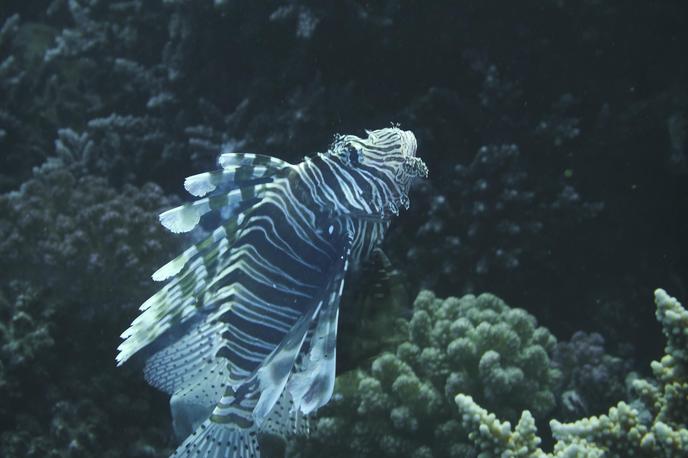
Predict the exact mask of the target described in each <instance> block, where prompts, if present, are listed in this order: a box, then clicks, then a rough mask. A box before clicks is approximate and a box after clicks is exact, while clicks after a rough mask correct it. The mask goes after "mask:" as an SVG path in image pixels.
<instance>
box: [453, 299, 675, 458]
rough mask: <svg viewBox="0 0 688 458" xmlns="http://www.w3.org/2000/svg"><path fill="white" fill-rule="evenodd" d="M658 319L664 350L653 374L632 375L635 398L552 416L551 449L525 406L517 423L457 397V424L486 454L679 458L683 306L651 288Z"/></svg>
mask: <svg viewBox="0 0 688 458" xmlns="http://www.w3.org/2000/svg"><path fill="white" fill-rule="evenodd" d="M655 304H656V306H657V312H656V316H657V320H658V321H659V322H660V324H661V325H662V331H663V333H664V336H665V337H666V339H667V344H666V347H665V355H664V356H663V357H662V358H661V360H660V361H653V362H652V364H651V367H652V372H653V374H654V379H652V380H645V379H636V380H634V381H633V383H632V385H633V389H634V391H635V394H636V399H635V400H634V401H633V402H631V403H630V404H628V403H625V402H619V403H618V404H617V405H616V406H615V407H612V408H610V409H609V412H608V413H607V414H606V415H600V416H593V417H590V418H584V419H581V420H577V421H575V422H573V423H561V422H559V421H557V420H552V421H551V422H550V426H551V428H552V433H553V435H554V438H555V439H556V443H555V445H554V451H553V452H552V453H551V454H548V453H545V452H543V451H542V449H540V448H539V444H540V438H539V437H538V436H537V431H536V428H535V423H534V421H533V417H532V415H531V413H530V412H529V411H527V410H526V411H524V412H523V413H522V414H521V418H520V420H519V422H518V423H517V424H516V427H515V428H514V429H513V431H512V429H511V424H510V423H509V422H503V421H500V420H499V419H497V417H496V416H495V415H494V414H492V413H488V411H487V410H485V409H483V408H482V407H480V405H479V403H476V402H475V401H474V400H473V399H472V397H471V396H469V395H465V394H460V395H457V396H456V404H457V406H458V408H459V411H460V412H461V418H462V425H463V426H464V427H465V428H466V429H468V430H469V431H471V433H470V438H471V440H472V441H473V442H474V443H475V444H476V446H477V447H478V448H479V449H480V450H481V451H482V452H483V453H487V454H489V455H490V456H497V455H499V456H505V457H506V456H510V457H526V456H527V457H531V456H532V457H545V456H553V457H574V456H575V457H578V456H581V457H583V456H584V457H589V458H594V457H627V456H639V457H644V456H646V457H678V456H685V454H686V453H687V452H688V415H687V414H686V412H688V406H687V405H686V399H687V397H688V377H687V374H688V353H687V352H686V348H688V311H686V309H685V308H683V307H682V306H681V304H680V303H679V302H678V301H677V300H676V299H675V298H673V297H670V296H669V295H668V294H667V293H666V292H665V291H664V290H662V289H658V290H656V291H655Z"/></svg>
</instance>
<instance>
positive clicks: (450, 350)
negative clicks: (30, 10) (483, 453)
mask: <svg viewBox="0 0 688 458" xmlns="http://www.w3.org/2000/svg"><path fill="white" fill-rule="evenodd" d="M407 328H408V340H407V341H406V342H403V343H401V344H399V345H398V346H397V347H396V351H395V352H394V353H384V354H382V355H381V356H378V357H377V358H375V359H374V361H373V362H372V364H371V366H370V369H369V370H365V371H363V370H355V371H351V372H348V373H345V374H343V375H340V376H339V377H338V378H337V384H336V389H335V395H334V397H333V400H332V401H331V404H332V405H331V406H328V407H326V408H325V410H324V411H323V414H322V415H321V416H319V418H318V419H317V421H316V422H315V425H314V433H313V435H312V437H311V438H310V439H309V441H308V442H307V443H303V444H302V443H300V444H299V446H298V447H294V449H293V450H292V454H294V456H310V455H309V453H314V452H315V450H317V451H319V452H320V453H322V451H323V450H327V453H328V455H332V456H351V455H355V456H399V455H400V454H404V455H408V456H418V457H430V456H436V457H441V456H455V457H459V456H473V452H472V448H471V447H470V446H469V445H468V444H467V442H466V440H467V437H466V435H465V433H464V432H463V429H462V428H461V427H460V425H459V423H458V421H457V419H456V414H455V412H454V407H453V405H452V404H453V398H454V396H455V395H456V394H457V393H470V394H472V395H473V396H475V397H476V398H477V399H480V400H481V401H482V402H484V403H485V404H486V405H489V406H491V407H492V408H494V409H496V410H497V411H498V412H500V414H502V415H504V416H507V417H509V418H515V416H516V415H517V412H520V411H521V410H522V409H523V408H526V407H527V408H528V409H531V410H533V411H534V412H536V416H537V417H538V418H544V416H545V415H547V414H548V413H549V412H551V411H552V409H553V408H554V403H555V395H554V392H553V391H554V386H555V385H556V383H557V380H558V378H559V376H560V374H559V372H558V371H557V370H556V369H553V368H551V367H550V362H549V357H548V352H550V351H551V350H552V349H553V348H554V346H555V343H556V340H555V339H554V337H553V336H552V335H551V334H550V333H549V331H547V330H546V329H545V328H542V327H537V325H536V323H535V319H534V318H533V317H532V316H531V315H529V314H528V313H526V312H525V311H524V310H521V309H512V308H510V307H508V306H507V305H506V304H505V303H504V302H503V301H501V300H500V299H498V298H497V297H495V296H493V295H490V294H482V295H480V296H478V297H475V296H472V295H468V296H464V297H463V298H461V299H458V298H455V297H450V298H447V299H444V300H442V299H438V298H436V297H435V296H434V295H433V294H432V293H431V292H429V291H422V292H421V293H420V294H419V295H418V297H417V298H416V300H415V302H414V312H413V316H412V318H411V319H410V320H409V321H408V322H407Z"/></svg>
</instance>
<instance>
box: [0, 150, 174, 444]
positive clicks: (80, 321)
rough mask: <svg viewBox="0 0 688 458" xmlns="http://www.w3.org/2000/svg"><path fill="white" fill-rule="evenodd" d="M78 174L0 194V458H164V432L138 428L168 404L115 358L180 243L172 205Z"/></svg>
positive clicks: (51, 166)
mask: <svg viewBox="0 0 688 458" xmlns="http://www.w3.org/2000/svg"><path fill="white" fill-rule="evenodd" d="M79 169H80V167H79V166H78V165H77V164H72V165H71V166H68V165H66V164H64V163H63V162H62V161H60V160H58V159H54V160H53V161H51V162H49V163H47V164H45V165H44V166H43V167H41V168H37V169H36V170H35V171H34V174H33V177H32V178H31V179H29V180H27V181H26V182H25V183H24V184H22V186H21V187H20V189H19V190H17V191H14V192H12V193H8V194H4V195H2V196H0V209H2V210H1V213H2V215H3V217H2V218H1V219H0V238H1V239H2V243H1V244H0V258H2V260H1V261H0V272H2V274H1V275H0V278H2V282H1V286H2V288H1V294H2V296H0V315H1V317H2V323H3V324H2V325H1V326H0V393H2V399H3V402H2V407H1V408H0V430H1V431H2V433H1V434H0V455H2V456H4V457H44V456H51V457H78V456H95V455H96V454H98V455H100V456H112V457H115V456H137V457H145V456H164V454H165V453H164V451H165V449H166V445H165V444H166V441H167V438H168V431H167V428H166V427H164V426H163V425H162V424H161V423H148V422H147V421H145V418H146V412H149V411H150V410H151V409H153V408H157V409H158V410H160V411H161V415H164V414H163V412H164V410H163V409H164V407H163V406H164V401H163V400H162V399H160V398H158V397H156V395H155V393H153V392H151V391H149V390H146V389H143V382H142V381H141V377H140V376H139V374H138V370H137V369H136V368H135V367H130V368H127V369H125V370H117V369H116V368H115V367H114V364H113V362H112V357H113V355H114V350H113V349H114V347H115V346H116V345H117V342H118V338H117V334H118V331H117V330H118V329H121V328H123V327H124V326H125V324H126V322H127V321H128V320H129V315H130V314H131V313H132V312H133V310H134V306H135V305H137V303H138V301H139V300H140V297H141V296H142V295H145V294H146V293H148V292H150V291H151V287H152V285H151V284H150V281H149V280H148V279H149V278H150V277H149V275H150V272H151V271H153V270H154V269H155V268H156V267H157V266H158V265H160V264H161V263H162V262H163V261H164V260H165V256H169V255H171V253H172V252H173V250H174V247H175V245H176V243H173V242H172V240H171V237H170V236H169V235H167V234H164V233H163V231H162V229H161V228H160V227H159V225H158V223H157V218H156V212H157V211H158V210H159V209H160V208H161V207H164V206H167V205H169V200H168V199H167V198H166V197H165V196H164V195H163V194H162V191H161V189H160V188H159V187H158V186H155V185H153V184H147V185H145V186H142V187H135V186H133V185H125V186H123V187H122V188H120V189H118V188H114V187H112V186H110V185H109V184H108V183H107V180H106V179H104V178H102V177H97V176H92V175H88V174H83V173H82V172H80V171H79ZM127 311H129V312H127ZM123 386H124V387H125V389H122V387H123ZM137 386H138V387H140V388H139V389H133V390H131V391H130V389H131V388H133V387H137ZM156 406H157V407H156ZM104 449H105V452H103V450H104Z"/></svg>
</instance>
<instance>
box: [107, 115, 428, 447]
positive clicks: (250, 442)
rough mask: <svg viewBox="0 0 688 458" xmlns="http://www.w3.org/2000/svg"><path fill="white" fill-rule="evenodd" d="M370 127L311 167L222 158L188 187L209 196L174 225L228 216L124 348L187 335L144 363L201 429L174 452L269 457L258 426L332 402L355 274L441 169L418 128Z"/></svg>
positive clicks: (300, 427) (175, 274) (186, 255)
mask: <svg viewBox="0 0 688 458" xmlns="http://www.w3.org/2000/svg"><path fill="white" fill-rule="evenodd" d="M366 134H367V138H360V137H357V136H355V135H337V136H335V140H334V142H333V143H332V145H331V146H330V148H329V149H328V151H327V152H325V153H319V154H317V155H316V156H315V157H312V158H308V157H306V158H304V160H303V161H302V162H300V163H298V164H290V163H288V162H285V161H282V160H280V159H276V158H274V157H270V156H263V155H257V154H236V153H225V154H221V155H220V157H219V165H220V166H221V169H220V170H217V171H213V172H207V173H201V174H198V175H193V176H190V177H188V178H187V179H186V181H185V183H184V186H185V188H186V190H187V191H188V192H189V193H190V194H192V195H194V196H196V197H199V198H200V199H198V200H196V201H194V202H192V203H187V204H185V205H182V206H180V207H177V208H174V209H172V210H168V211H166V212H164V213H162V214H161V215H160V221H161V223H162V224H163V225H164V226H165V227H166V228H167V229H169V230H170V231H172V232H175V233H179V232H189V231H191V230H192V229H194V228H195V227H196V226H198V225H199V223H200V221H201V218H202V217H203V216H204V215H207V216H208V217H209V216H211V214H214V215H215V219H214V221H215V222H219V223H220V224H219V225H218V226H217V227H216V228H215V229H214V230H212V232H210V233H209V235H207V236H206V238H204V239H203V240H202V241H200V242H199V243H196V244H195V245H192V246H191V247H190V248H188V249H186V250H185V251H184V252H183V253H182V254H181V255H179V256H178V257H177V258H175V259H173V260H172V261H170V262H169V263H167V264H166V265H164V266H163V267H161V268H160V269H158V270H157V271H156V272H155V273H154V274H153V279H154V280H156V281H164V280H168V283H167V284H166V285H165V286H164V287H163V288H162V289H160V290H159V291H158V292H157V293H156V294H155V295H153V296H152V297H151V298H150V299H148V300H147V301H146V302H144V303H143V305H142V306H141V310H142V313H141V314H140V315H139V316H138V317H137V318H136V319H135V320H134V321H133V323H132V324H131V326H130V327H129V328H128V329H127V330H126V331H125V332H124V333H122V338H123V339H124V341H123V342H122V343H121V345H120V346H119V347H118V350H119V354H118V355H117V358H116V359H117V362H118V365H121V364H122V363H124V362H125V361H126V360H128V359H129V358H130V357H131V356H132V355H133V354H135V353H136V352H138V351H139V350H141V349H142V348H144V347H146V346H148V345H149V344H151V343H153V342H154V341H156V340H158V337H160V336H161V335H163V334H166V335H169V333H167V332H166V331H168V330H174V329H182V331H183V333H182V336H181V337H180V338H179V339H178V340H177V341H176V342H174V343H172V344H171V345H169V346H167V347H165V348H164V349H162V350H161V351H159V352H157V353H155V354H154V355H153V356H152V357H151V358H150V359H148V361H147V362H146V365H145V368H144V375H145V378H146V380H147V381H148V382H149V383H150V384H151V385H153V386H154V387H156V388H158V389H160V390H162V391H165V392H167V393H168V394H170V395H171V396H172V397H171V400H170V404H171V406H172V411H173V420H174V424H175V425H174V426H175V430H177V432H178V433H179V430H183V429H184V428H186V431H185V433H190V434H189V435H188V437H187V438H186V439H185V440H184V442H183V443H182V444H181V445H180V446H179V447H178V448H177V450H176V452H175V453H174V454H173V455H172V456H191V455H193V456H202V457H259V456H260V452H259V450H260V449H259V445H258V440H257V434H258V433H259V432H261V433H263V432H265V433H271V434H276V435H280V436H282V437H286V436H288V435H290V434H293V433H297V432H304V425H305V424H306V423H305V416H307V415H308V414H310V413H311V412H313V411H314V410H316V409H318V408H319V407H321V406H323V405H324V404H326V403H327V402H328V401H329V399H330V397H331V396H332V392H333V389H334V378H335V351H336V337H337V320H338V315H339V302H340V297H341V295H342V290H343V288H344V280H345V277H346V274H347V271H349V270H352V269H355V268H356V266H359V265H360V263H361V262H362V261H364V260H365V259H366V258H367V257H368V256H369V255H370V254H371V252H372V251H373V250H374V249H375V248H376V246H378V245H379V244H380V242H381V241H382V239H383V237H384V234H385V231H386V229H387V227H388V226H389V222H390V219H391V217H392V216H395V215H397V214H398V213H399V209H400V208H408V205H409V199H408V191H409V188H410V185H411V183H412V182H413V181H414V179H416V178H417V177H427V173H428V169H427V167H426V166H425V164H424V163H423V161H422V160H421V159H420V158H418V157H416V156H415V154H416V138H415V136H414V135H413V133H412V132H411V131H408V130H407V131H404V130H401V129H400V128H398V127H397V126H394V125H393V126H392V127H390V128H385V129H380V130H374V131H366ZM205 221H206V219H205V218H204V223H205ZM172 332H173V331H172ZM182 437H183V436H182Z"/></svg>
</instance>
